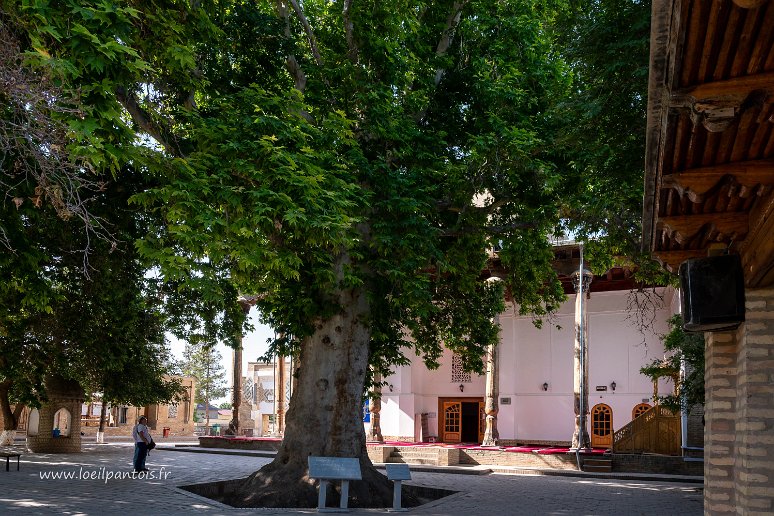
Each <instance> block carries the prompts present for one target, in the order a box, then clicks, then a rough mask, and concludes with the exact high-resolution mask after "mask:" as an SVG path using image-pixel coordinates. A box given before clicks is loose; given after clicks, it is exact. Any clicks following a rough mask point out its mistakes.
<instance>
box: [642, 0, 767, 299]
mask: <svg viewBox="0 0 774 516" xmlns="http://www.w3.org/2000/svg"><path fill="white" fill-rule="evenodd" d="M646 139H647V142H646V156H645V167H646V168H645V184H644V187H645V197H644V199H643V217H642V226H643V247H644V250H645V251H650V252H652V254H653V256H654V257H655V258H657V259H659V260H661V262H662V263H663V264H664V266H665V267H667V268H668V269H669V270H672V271H673V272H677V269H678V267H679V265H680V263H681V262H682V261H684V260H685V259H688V258H694V257H701V256H706V255H707V249H708V248H709V247H710V246H714V245H715V244H722V245H725V246H726V247H728V248H729V250H730V252H732V253H738V254H740V255H741V258H742V265H743V267H744V273H745V283H746V284H747V286H748V287H764V286H769V285H771V284H774V0H653V8H652V17H651V49H650V77H649V84H648V121H647V135H646Z"/></svg>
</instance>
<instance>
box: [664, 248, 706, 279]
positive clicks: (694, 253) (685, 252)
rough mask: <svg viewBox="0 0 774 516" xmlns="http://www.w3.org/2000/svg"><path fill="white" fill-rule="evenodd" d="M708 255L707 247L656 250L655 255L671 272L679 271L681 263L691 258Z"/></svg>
mask: <svg viewBox="0 0 774 516" xmlns="http://www.w3.org/2000/svg"><path fill="white" fill-rule="evenodd" d="M705 256H707V250H706V249H682V250H680V251H654V252H653V257H654V258H656V259H657V260H658V261H660V262H661V263H662V264H663V265H665V266H666V267H667V268H668V269H669V271H670V272H674V273H675V274H676V273H677V271H678V269H679V268H680V264H681V263H683V262H684V261H685V260H690V259H691V258H703V257H705Z"/></svg>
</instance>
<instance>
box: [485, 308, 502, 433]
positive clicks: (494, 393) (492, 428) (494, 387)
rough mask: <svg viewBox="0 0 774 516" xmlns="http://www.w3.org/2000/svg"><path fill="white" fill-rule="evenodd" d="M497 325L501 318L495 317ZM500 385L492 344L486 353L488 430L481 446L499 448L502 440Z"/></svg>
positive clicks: (496, 359) (497, 364)
mask: <svg viewBox="0 0 774 516" xmlns="http://www.w3.org/2000/svg"><path fill="white" fill-rule="evenodd" d="M495 324H497V325H498V327H499V325H500V318H499V317H495ZM499 383H500V363H499V360H498V353H497V344H492V345H490V346H489V347H488V348H487V353H486V400H485V406H484V412H485V413H486V430H485V431H484V440H483V442H482V443H481V446H497V441H498V440H499V439H500V432H499V431H498V430H497V413H498V412H499V407H498V405H497V397H498V396H499V395H500V393H499Z"/></svg>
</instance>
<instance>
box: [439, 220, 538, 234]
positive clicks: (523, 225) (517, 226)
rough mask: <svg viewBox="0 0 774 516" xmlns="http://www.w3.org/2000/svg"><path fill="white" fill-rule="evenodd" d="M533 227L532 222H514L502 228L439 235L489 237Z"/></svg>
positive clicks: (488, 227)
mask: <svg viewBox="0 0 774 516" xmlns="http://www.w3.org/2000/svg"><path fill="white" fill-rule="evenodd" d="M534 227H535V224H534V223H533V222H514V223H513V224H505V225H503V226H484V227H460V228H457V229H454V230H449V231H444V232H442V233H441V236H442V237H461V236H466V235H474V234H481V233H488V234H490V235H505V234H507V233H510V232H511V231H513V230H515V229H532V228H534Z"/></svg>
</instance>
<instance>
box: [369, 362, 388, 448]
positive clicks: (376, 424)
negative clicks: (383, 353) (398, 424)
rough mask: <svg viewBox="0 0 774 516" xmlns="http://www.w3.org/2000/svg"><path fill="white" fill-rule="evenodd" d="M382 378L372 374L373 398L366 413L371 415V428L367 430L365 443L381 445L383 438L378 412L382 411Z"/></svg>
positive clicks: (377, 374)
mask: <svg viewBox="0 0 774 516" xmlns="http://www.w3.org/2000/svg"><path fill="white" fill-rule="evenodd" d="M381 383H382V376H381V375H380V374H379V373H374V396H373V397H372V398H371V402H370V403H369V405H368V412H370V413H371V426H370V427H369V428H368V434H367V435H366V441H370V442H377V443H383V442H384V437H383V436H382V425H381V421H380V418H381V416H380V415H379V412H380V411H381V410H382V399H381V394H382V386H381Z"/></svg>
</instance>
